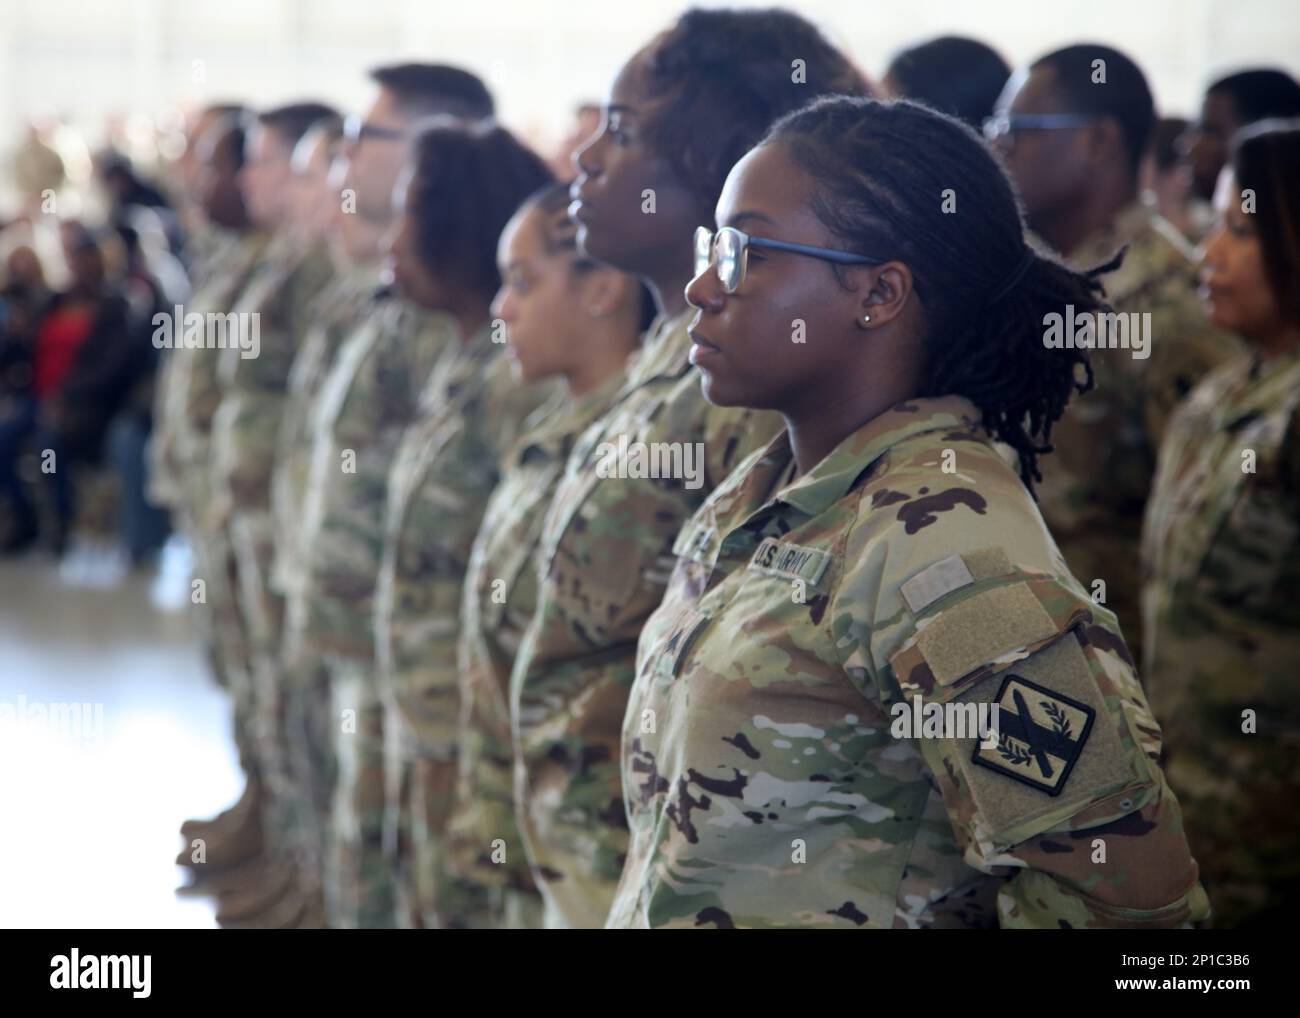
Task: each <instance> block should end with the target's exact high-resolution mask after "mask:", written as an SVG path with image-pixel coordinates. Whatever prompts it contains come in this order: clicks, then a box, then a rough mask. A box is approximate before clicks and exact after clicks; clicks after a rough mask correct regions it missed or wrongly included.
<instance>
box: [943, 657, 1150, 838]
mask: <svg viewBox="0 0 1300 1018" xmlns="http://www.w3.org/2000/svg"><path fill="white" fill-rule="evenodd" d="M1085 646H1086V643H1083V642H1081V639H1080V638H1078V637H1075V636H1074V635H1070V636H1069V637H1067V638H1066V639H1062V640H1058V641H1056V642H1055V643H1053V644H1051V645H1050V646H1047V647H1045V648H1043V649H1042V650H1040V651H1039V652H1038V653H1036V654H1034V655H1032V656H1031V657H1029V658H1027V659H1025V660H1023V661H1019V662H1017V663H1016V664H1015V665H1014V666H1013V667H1012V668H1009V669H1008V670H1007V671H1006V672H1005V673H1004V674H1003V676H1002V680H1001V682H999V683H996V684H995V683H993V682H985V683H981V684H980V685H978V686H975V687H972V688H969V689H967V690H965V691H964V692H963V693H962V694H961V695H960V696H959V697H958V698H957V701H956V702H957V703H962V704H977V703H981V702H983V703H991V705H993V706H995V707H996V712H997V731H996V733H995V735H994V736H993V737H992V738H990V739H986V740H983V741H977V740H937V741H938V742H939V743H941V744H939V745H934V746H926V747H923V749H924V750H927V751H930V752H935V751H937V753H938V754H939V756H940V757H941V758H945V759H946V762H947V763H946V767H944V770H945V771H946V772H947V773H948V774H949V775H950V776H951V777H952V778H953V779H955V780H956V782H957V784H956V786H955V787H954V786H950V787H949V788H948V789H947V793H948V795H950V796H952V795H954V794H956V799H957V802H954V803H953V805H954V806H956V813H957V815H958V817H959V818H960V819H962V820H965V821H966V822H968V823H970V824H971V826H970V827H969V828H968V831H969V833H970V834H971V836H972V837H973V839H974V840H975V841H977V842H984V846H983V847H984V850H985V851H993V852H996V851H999V850H1002V849H1004V848H1006V847H1007V846H1010V845H1014V844H1017V843H1019V842H1021V841H1023V840H1024V839H1025V838H1027V837H1032V836H1033V835H1034V834H1036V833H1039V832H1041V831H1044V830H1048V829H1050V828H1052V827H1055V826H1056V825H1058V824H1060V823H1062V822H1067V821H1071V826H1076V827H1088V826H1092V825H1093V824H1097V823H1102V822H1105V821H1107V820H1110V819H1113V818H1116V817H1118V816H1123V815H1125V814H1127V813H1129V812H1132V811H1133V810H1134V809H1136V808H1138V807H1139V806H1140V805H1141V804H1142V803H1143V802H1145V801H1146V799H1147V798H1148V797H1149V796H1150V795H1151V794H1153V792H1154V789H1155V783H1154V781H1153V780H1152V778H1151V776H1150V772H1149V770H1148V768H1147V766H1146V761H1145V759H1144V757H1143V755H1142V753H1141V750H1140V749H1139V748H1138V747H1137V746H1136V744H1135V743H1134V742H1133V739H1132V737H1131V733H1130V731H1129V728H1128V726H1127V724H1126V722H1125V721H1124V719H1123V715H1122V713H1119V712H1118V711H1117V710H1112V709H1111V708H1110V707H1108V706H1107V704H1106V701H1105V698H1104V697H1103V695H1102V691H1101V690H1100V688H1099V687H1098V685H1097V682H1096V680H1095V679H1094V677H1093V676H1092V674H1091V672H1090V669H1089V665H1088V660H1087V657H1086V654H1085V651H1084V647H1085ZM941 766H942V765H941ZM956 789H961V790H963V791H964V794H960V793H956ZM958 802H964V803H965V805H958V804H957V803H958Z"/></svg>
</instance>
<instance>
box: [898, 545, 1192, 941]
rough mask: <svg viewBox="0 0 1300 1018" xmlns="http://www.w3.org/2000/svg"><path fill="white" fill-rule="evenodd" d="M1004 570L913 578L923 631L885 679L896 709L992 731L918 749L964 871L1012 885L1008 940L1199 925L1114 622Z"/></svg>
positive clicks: (1175, 826) (1169, 804)
mask: <svg viewBox="0 0 1300 1018" xmlns="http://www.w3.org/2000/svg"><path fill="white" fill-rule="evenodd" d="M1009 564H1010V563H1009V561H1008V560H1007V559H1006V558H1005V554H1004V553H1003V552H1002V551H1001V549H990V550H987V551H985V552H982V553H979V554H972V555H967V556H953V557H952V558H951V559H948V560H943V561H941V562H939V563H936V564H935V565H933V566H930V567H927V568H926V569H925V570H923V571H921V572H920V573H918V574H916V575H915V576H913V577H912V578H911V579H910V580H909V582H908V584H904V595H905V596H908V597H909V605H910V611H911V613H912V614H913V615H914V616H915V627H914V631H913V632H912V634H911V635H910V636H909V637H908V638H907V639H905V640H904V641H903V642H902V644H901V645H900V646H899V647H898V649H897V650H896V651H895V652H894V653H893V654H892V655H891V656H890V658H889V666H888V669H887V671H886V672H885V675H884V678H885V682H884V686H885V690H884V692H885V695H886V698H888V699H893V700H898V699H902V700H904V701H906V702H913V703H914V702H915V700H914V698H916V697H920V698H921V702H922V703H923V704H924V705H925V709H927V710H929V709H932V707H931V705H939V706H940V708H941V709H942V710H944V711H952V710H962V711H965V712H967V713H968V715H969V716H971V717H972V718H974V717H980V716H983V717H985V718H986V719H987V723H986V724H985V726H984V727H982V728H980V733H981V735H982V736H983V737H982V738H972V739H957V738H922V739H919V740H917V741H918V743H919V749H920V750H921V753H922V755H923V757H924V759H925V761H926V763H927V765H928V766H929V768H930V771H931V773H932V775H933V780H934V781H935V783H936V785H937V787H938V790H939V792H940V794H941V796H942V798H943V803H944V807H945V809H946V811H947V813H948V817H949V820H950V821H951V823H952V826H953V830H954V832H955V834H956V838H957V843H958V845H959V846H960V848H961V850H962V852H963V854H964V858H965V860H966V862H967V863H968V864H969V865H971V866H973V867H975V868H976V869H978V870H981V871H983V872H987V873H992V874H1005V875H1006V876H1007V879H1006V882H1005V884H1004V885H1003V886H1002V887H1001V888H1000V891H999V894H998V916H999V921H1000V923H1001V925H1002V926H1003V927H1004V928H1038V929H1046V928H1051V929H1055V928H1062V929H1066V928H1079V927H1095V928H1116V927H1121V928H1149V927H1173V926H1181V925H1185V924H1187V923H1189V922H1190V921H1193V920H1198V919H1202V918H1205V916H1206V915H1207V914H1208V906H1207V903H1206V898H1205V894H1204V891H1203V890H1202V888H1201V886H1200V884H1199V883H1198V881H1197V868H1196V864H1195V862H1194V861H1193V860H1192V857H1191V854H1190V851H1189V849H1188V845H1187V841H1186V838H1185V836H1184V834H1183V828H1182V820H1181V814H1180V811H1179V808H1178V803H1177V801H1176V800H1175V798H1174V796H1173V794H1172V792H1171V791H1170V789H1169V786H1168V785H1167V784H1166V782H1165V779H1164V776H1163V774H1162V773H1161V771H1160V769H1159V766H1158V764H1157V762H1156V761H1157V759H1158V756H1159V752H1160V730H1159V727H1158V726H1157V724H1156V722H1155V720H1154V718H1153V717H1152V715H1151V712H1150V709H1149V708H1148V706H1147V703H1146V699H1145V696H1144V694H1143V692H1142V689H1141V686H1140V685H1139V683H1138V680H1137V676H1136V673H1135V671H1134V667H1133V663H1132V659H1131V657H1130V655H1129V652H1128V649H1127V647H1126V646H1125V645H1124V642H1123V640H1122V638H1121V637H1120V636H1119V635H1118V633H1119V630H1118V627H1117V625H1116V624H1115V622H1114V617H1113V616H1112V615H1111V614H1110V613H1109V612H1107V611H1105V610H1104V609H1101V608H1098V607H1096V606H1095V605H1092V604H1091V603H1090V602H1089V601H1088V600H1087V599H1086V598H1085V597H1083V596H1082V595H1081V593H1080V592H1078V591H1076V590H1074V589H1072V588H1070V587H1067V586H1066V585H1064V584H1063V583H1061V582H1060V581H1059V580H1058V579H1056V578H1055V577H1053V576H1051V575H1043V574H1039V573H1032V572H1025V571H1021V570H1017V569H1014V568H1007V567H1008V566H1009ZM909 584H910V586H909ZM932 598H933V599H932ZM913 602H914V603H913Z"/></svg>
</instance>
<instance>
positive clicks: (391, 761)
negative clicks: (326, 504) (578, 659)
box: [375, 327, 545, 927]
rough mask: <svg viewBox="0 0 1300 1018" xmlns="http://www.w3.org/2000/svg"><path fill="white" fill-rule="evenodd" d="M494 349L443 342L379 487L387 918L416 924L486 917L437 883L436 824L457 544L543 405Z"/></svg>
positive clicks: (448, 743) (476, 342)
mask: <svg viewBox="0 0 1300 1018" xmlns="http://www.w3.org/2000/svg"><path fill="white" fill-rule="evenodd" d="M502 350H503V348H502V347H501V346H500V345H499V344H497V343H494V342H493V341H492V335H491V330H490V329H489V328H486V327H485V328H483V329H481V330H480V331H479V332H478V333H477V334H475V335H474V336H472V337H470V338H469V339H468V340H467V341H465V342H463V343H462V342H455V343H454V344H453V345H450V346H448V347H447V349H446V350H445V351H444V352H443V354H442V355H441V356H440V357H439V358H438V362H437V364H436V365H435V366H434V368H433V371H432V373H431V374H430V375H429V378H428V382H427V383H426V385H425V388H424V391H423V393H422V394H421V396H420V411H419V417H418V419H417V420H416V422H415V423H414V424H413V425H412V426H411V428H410V429H409V430H408V431H407V433H406V434H405V435H404V436H403V438H402V442H401V445H400V447H399V449H398V451H397V454H396V456H395V457H394V459H393V468H392V473H391V475H390V480H389V485H388V510H387V516H386V521H385V526H384V555H383V565H382V567H381V569H380V573H379V582H378V586H377V588H376V591H375V650H376V659H377V664H378V672H379V687H380V694H381V698H382V700H383V704H384V744H385V746H384V748H385V756H384V759H385V772H386V777H387V781H388V822H387V840H388V841H389V843H390V844H397V845H399V846H400V847H399V850H398V860H397V861H398V866H399V877H398V892H399V895H400V896H401V899H400V905H401V908H400V915H401V916H402V917H403V918H404V919H405V918H406V917H409V918H410V921H411V922H412V924H413V925H419V926H423V927H435V926H478V925H484V924H486V923H487V922H488V921H489V920H488V918H487V914H486V913H487V901H486V897H485V895H484V894H483V893H482V890H481V888H476V887H475V886H473V885H466V884H463V883H461V882H460V881H458V880H452V879H450V878H449V875H448V871H447V860H446V828H447V819H448V816H449V814H450V811H451V799H452V795H453V792H454V788H455V780H456V743H457V737H458V720H459V702H458V701H459V697H458V687H457V670H456V643H457V639H458V635H459V630H460V603H461V597H462V593H463V587H464V583H465V572H466V568H467V565H468V562H469V554H470V548H471V546H472V545H473V543H474V537H475V535H476V534H477V533H478V529H479V524H480V523H481V522H482V519H483V510H484V508H485V507H486V505H487V501H488V498H489V496H490V495H491V494H492V490H493V489H494V488H495V487H496V485H497V482H498V481H499V480H500V479H501V464H502V462H503V460H504V458H505V454H506V452H507V451H508V450H509V448H510V446H511V445H513V444H514V442H516V441H517V440H518V438H519V436H520V429H521V425H522V424H523V421H524V420H525V418H526V417H527V416H528V414H529V413H531V412H532V411H533V410H535V409H536V408H537V406H538V403H539V402H540V400H541V399H542V398H543V397H544V396H545V392H544V391H543V390H542V389H540V388H539V387H537V386H521V385H519V383H518V382H516V381H515V380H514V379H513V378H512V377H511V372H510V364H509V361H508V360H506V359H505V358H504V357H503V356H501V353H502Z"/></svg>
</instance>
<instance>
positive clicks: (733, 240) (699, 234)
mask: <svg viewBox="0 0 1300 1018" xmlns="http://www.w3.org/2000/svg"><path fill="white" fill-rule="evenodd" d="M751 247H760V248H770V249H772V250H773V251H789V252H791V253H792V254H801V255H807V256H808V257H810V258H819V259H821V260H822V261H825V262H834V263H835V264H836V265H880V264H882V263H883V262H884V261H886V259H883V258H869V257H867V256H866V255H860V254H853V253H852V252H849V251H836V250H834V249H832V248H828V247H813V246H812V245H810V244H795V243H793V242H792V241H788V240H773V239H772V238H771V237H754V236H751V235H750V234H748V233H746V232H745V231H744V230H738V229H736V228H735V227H734V226H724V227H722V229H720V230H718V231H717V233H714V232H713V231H712V230H710V229H709V228H708V227H707V226H697V227H696V228H695V274H696V275H697V276H698V275H700V274H701V273H702V272H704V271H705V270H706V269H708V267H709V266H710V265H711V264H713V263H714V262H715V260H716V262H717V271H718V281H719V282H721V283H722V288H723V289H724V290H725V291H726V292H727V293H735V292H736V291H737V290H738V289H740V284H741V283H743V282H744V281H745V269H746V266H747V265H748V262H749V249H750V248H751ZM715 254H716V256H717V257H716V259H715V257H714V256H715Z"/></svg>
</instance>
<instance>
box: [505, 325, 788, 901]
mask: <svg viewBox="0 0 1300 1018" xmlns="http://www.w3.org/2000/svg"><path fill="white" fill-rule="evenodd" d="M693 314H694V312H693V311H686V312H683V313H682V314H680V315H677V316H675V317H673V318H666V319H662V320H661V321H660V322H659V323H658V325H657V326H656V327H655V328H654V329H653V330H652V331H651V333H650V334H649V335H648V336H647V339H646V343H645V345H644V346H643V348H642V350H641V351H640V353H639V354H638V355H637V357H636V359H635V361H634V362H633V364H632V365H631V367H630V368H629V371H628V381H627V384H626V385H625V386H624V387H623V390H622V391H621V392H620V393H619V395H618V397H617V398H616V400H615V403H614V406H613V409H612V410H610V412H609V413H608V414H606V415H605V416H604V417H602V418H601V419H600V420H599V421H597V422H596V423H595V424H593V425H592V426H591V427H590V428H588V429H587V430H586V431H585V432H584V433H583V434H582V435H581V436H580V437H579V438H578V440H577V441H576V442H575V444H574V449H573V453H572V455H571V456H570V457H569V462H568V464H567V465H566V467H565V472H564V477H563V478H562V479H561V481H560V485H559V487H558V489H557V491H556V495H555V499H554V501H553V502H552V503H551V506H550V509H549V510H548V512H547V515H546V520H545V523H544V525H543V530H542V539H541V541H540V543H539V545H538V564H539V569H540V571H541V576H542V583H541V588H540V590H539V593H538V606H537V614H536V616H535V617H534V619H533V622H532V623H531V624H530V625H529V627H528V629H527V631H526V632H525V634H524V639H523V642H522V644H521V645H520V650H519V656H518V657H517V658H516V660H515V665H514V669H513V671H512V673H511V679H510V696H511V716H512V721H513V723H514V724H515V726H516V732H517V736H518V740H519V744H518V747H517V751H518V753H519V759H518V761H517V764H516V775H515V795H516V802H517V803H518V810H519V813H520V817H519V820H520V824H521V833H522V834H523V836H524V844H525V847H526V849H527V851H528V855H529V862H530V863H531V865H532V867H533V873H534V876H535V877H536V879H537V882H538V886H539V887H540V888H541V890H542V894H543V897H544V898H545V899H546V910H547V916H546V921H547V924H548V925H549V926H553V927H554V926H579V927H593V926H600V925H602V924H603V923H604V921H605V916H606V915H607V913H608V911H609V905H610V902H611V901H612V900H613V893H614V888H615V886H616V885H617V883H618V877H619V874H620V873H621V872H622V869H623V855H624V853H625V852H626V850H627V818H626V817H625V816H624V814H623V793H622V787H621V785H620V781H619V772H618V740H619V725H620V723H621V719H622V717H623V710H624V707H625V706H626V704H627V694H628V689H629V688H630V687H631V684H632V679H633V677H634V674H635V664H636V661H635V656H636V640H637V636H638V634H639V633H640V632H641V626H642V625H643V624H644V622H645V620H646V619H647V618H648V617H649V616H650V613H651V612H653V611H654V610H655V608H656V607H657V606H658V605H659V601H660V599H661V598H662V596H663V591H664V586H665V584H666V583H667V582H668V576H669V574H670V572H671V569H672V556H671V550H672V543H673V539H674V538H675V537H676V536H677V531H678V530H679V529H680V528H681V526H682V524H683V523H684V522H685V521H686V520H687V519H688V518H689V516H690V514H691V513H692V512H694V511H695V510H696V509H697V508H699V506H700V504H701V503H702V502H703V501H704V499H705V497H706V496H707V495H708V493H709V492H710V491H711V490H712V489H713V488H714V487H715V486H716V485H717V484H718V482H720V481H721V480H722V478H724V477H725V476H726V475H727V474H728V473H729V472H730V471H731V470H732V468H733V467H735V465H736V464H737V463H739V462H740V461H741V460H742V459H743V458H744V457H745V456H746V455H748V454H749V453H750V452H751V451H752V450H753V449H755V448H756V447H759V446H761V445H762V443H764V442H765V441H767V439H769V438H770V437H771V436H772V435H773V434H774V433H775V432H776V430H777V429H778V428H779V427H780V423H781V422H780V419H779V418H778V417H776V415H774V414H760V413H755V412H754V411H750V410H734V409H725V408H721V407H715V406H713V405H712V404H710V403H709V402H708V401H707V400H705V398H704V395H703V393H702V392H701V390H700V378H699V373H698V372H697V371H696V370H695V369H694V368H693V367H691V365H690V362H689V361H688V359H687V355H688V354H689V352H690V337H689V336H688V335H687V334H686V326H687V324H688V322H689V321H690V317H691V316H692V315H693ZM620 440H622V442H625V443H626V444H627V447H628V448H629V449H631V448H632V444H633V443H646V445H645V448H649V447H650V446H649V444H650V443H677V444H678V446H679V448H680V447H681V446H682V445H685V444H689V445H690V446H691V447H692V449H698V448H699V446H700V445H702V446H703V477H702V483H701V484H700V485H699V486H697V487H688V486H687V485H688V483H690V484H694V483H695V482H694V481H688V480H687V479H686V478H682V477H662V478H635V477H619V476H613V477H601V476H600V473H601V472H602V471H601V470H600V469H599V466H600V464H601V463H602V462H608V460H607V459H606V457H605V451H604V450H603V449H602V446H603V445H605V444H606V443H608V444H610V445H618V444H619V443H620ZM682 462H683V465H684V464H685V460H684V458H683V461H682ZM606 472H608V471H606ZM628 472H629V473H630V472H631V471H630V470H629V471H628Z"/></svg>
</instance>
